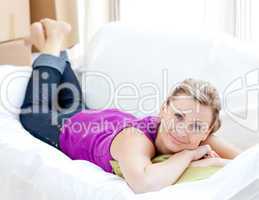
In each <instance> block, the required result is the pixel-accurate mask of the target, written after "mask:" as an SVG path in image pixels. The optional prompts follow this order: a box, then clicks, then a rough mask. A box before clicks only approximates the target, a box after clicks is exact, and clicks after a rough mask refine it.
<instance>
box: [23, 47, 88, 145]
mask: <svg viewBox="0 0 259 200" xmlns="http://www.w3.org/2000/svg"><path fill="white" fill-rule="evenodd" d="M32 67H33V71H32V74H31V77H30V79H29V82H28V85H27V89H26V93H25V98H24V101H23V104H22V106H21V113H20V121H21V123H22V125H23V127H24V128H25V129H26V130H27V131H28V132H29V133H31V134H32V135H33V136H35V137H36V138H38V139H40V140H42V141H44V142H46V143H48V144H50V145H52V146H54V147H56V148H59V133H60V128H61V127H62V124H63V123H64V121H65V120H66V119H67V118H69V117H71V116H72V115H74V114H75V113H77V112H79V111H81V110H82V109H87V106H86V105H85V104H84V103H83V99H82V90H81V87H80V84H79V82H78V79H77V77H76V76H75V74H74V72H73V70H72V69H71V65H70V62H69V60H68V57H67V55H66V52H64V51H63V52H61V55H60V57H56V56H52V55H47V54H42V55H40V56H39V57H38V58H37V59H36V60H35V61H34V63H33V65H32Z"/></svg>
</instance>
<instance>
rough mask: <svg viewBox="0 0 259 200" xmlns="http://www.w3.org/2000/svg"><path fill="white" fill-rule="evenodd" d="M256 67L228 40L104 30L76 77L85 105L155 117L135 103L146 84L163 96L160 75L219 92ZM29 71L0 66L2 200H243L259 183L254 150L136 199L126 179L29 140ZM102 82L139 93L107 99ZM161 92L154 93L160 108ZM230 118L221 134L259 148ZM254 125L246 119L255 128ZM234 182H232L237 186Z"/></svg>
mask: <svg viewBox="0 0 259 200" xmlns="http://www.w3.org/2000/svg"><path fill="white" fill-rule="evenodd" d="M258 64H259V60H258V56H257V55H256V52H255V51H254V50H253V48H252V47H250V46H247V45H244V44H241V43H239V42H237V41H235V40H233V39H232V38H229V37H228V36H222V37H221V36H219V35H217V36H213V35H211V34H209V33H198V32H196V33H190V32H181V31H179V30H178V31H177V32H175V33H167V34H165V33H162V32H156V31H153V32H152V31H146V30H145V31H144V30H143V31H140V30H138V31H136V30H134V29H132V28H130V27H124V26H122V25H119V24H109V25H107V26H105V27H103V29H102V30H101V31H100V32H99V33H98V34H97V35H96V37H95V39H94V40H93V41H92V43H91V44H90V46H89V49H88V55H87V64H86V69H81V73H80V74H81V77H82V87H83V91H86V92H85V98H86V102H87V104H88V106H90V107H91V108H101V107H105V106H106V105H107V104H106V103H107V99H109V98H110V97H112V101H111V103H110V104H108V106H109V107H112V106H115V105H118V106H119V107H120V108H121V109H123V110H127V111H129V112H132V113H134V114H136V115H139V116H141V115H146V114H156V113H157V109H158V107H155V108H156V109H154V110H151V111H149V112H144V111H145V110H143V109H141V107H138V106H137V105H138V103H139V101H140V100H141V99H142V101H143V96H141V95H148V94H150V93H151V94H153V93H154V91H153V90H151V91H150V88H149V87H147V86H150V85H147V83H149V84H151V85H156V86H157V88H159V90H158V91H160V92H161V88H162V78H161V70H162V69H166V68H168V82H169V85H172V84H174V83H176V82H178V81H180V80H182V79H183V78H186V77H198V78H203V79H207V80H210V81H211V82H212V83H213V84H215V85H216V86H217V87H218V88H219V90H220V92H222V91H224V88H225V86H226V85H228V84H229V83H230V82H231V81H232V80H234V79H235V78H237V77H239V76H243V75H244V74H246V72H248V71H251V70H253V69H254V68H256V66H257V65H258ZM30 73H31V68H30V67H13V66H1V67H0V89H1V102H0V130H1V131H0V160H1V162H0V181H1V187H0V199H3V200H23V199H24V200H25V199H26V200H34V199H38V200H57V199H63V200H71V199H73V200H83V199H93V200H95V199H96V200H97V199H98V200H99V199H100V200H102V199H105V200H107V199H118V200H122V199H181V200H182V199H190V198H193V199H206V200H208V199H213V200H214V199H231V198H232V199H243V197H248V196H247V195H249V194H254V192H255V188H256V187H257V186H258V185H256V184H258V178H259V171H258V169H259V146H255V147H253V148H251V149H249V150H248V151H247V152H245V153H244V154H241V156H239V157H238V158H237V159H235V161H233V162H232V164H230V165H228V166H227V167H225V168H224V169H223V170H222V171H220V172H219V173H217V174H216V175H214V176H212V177H211V178H209V179H206V180H204V181H199V182H194V183H187V184H180V185H175V186H169V187H167V188H165V189H163V190H161V191H158V192H152V193H146V194H142V195H135V194H134V193H133V192H132V191H131V190H130V188H129V187H128V186H127V184H126V183H125V181H124V180H123V179H121V178H119V177H117V176H115V175H112V174H108V173H106V172H104V171H103V170H102V169H101V168H99V167H97V166H96V165H94V164H92V163H90V162H87V161H72V160H70V159H69V158H68V157H67V156H65V155H64V154H63V153H61V152H59V151H57V150H56V149H54V148H52V147H51V146H49V145H47V144H44V143H43V142H41V141H39V140H37V139H35V138H33V137H32V136H31V135H30V134H29V133H27V132H26V131H25V130H24V129H23V128H22V126H21V124H20V122H19V120H18V113H19V112H17V111H19V109H18V110H17V108H19V106H20V105H21V103H22V100H23V97H24V92H25V88H26V85H27V82H28V77H29V76H30ZM18 74H19V75H18ZM104 77H106V78H108V79H104ZM253 78H254V77H252V79H251V80H253ZM107 80H109V81H110V82H111V83H112V84H113V85H114V87H115V88H118V87H119V86H120V85H121V84H122V83H125V82H127V83H130V84H132V83H134V84H135V87H136V88H137V90H135V91H138V90H139V92H140V94H139V95H140V96H139V97H136V96H135V97H134V96H132V95H133V94H134V93H133V94H132V88H125V87H123V88H122V89H123V90H120V93H119V94H120V95H122V94H123V95H125V94H128V95H130V96H131V97H132V98H127V99H123V98H121V97H120V98H114V96H116V91H115V90H110V93H108V91H109V90H108V89H109V87H108V88H107V82H106V81H107ZM144 83H145V84H144ZM143 84H144V85H143ZM123 86H125V85H123ZM130 87H132V86H130ZM136 88H135V89H136ZM165 90H167V89H165ZM133 91H134V90H133ZM152 92H153V93H152ZM165 93H166V92H165ZM165 93H164V94H162V93H159V95H158V96H159V103H161V102H162V100H163V99H164V97H165V96H164V95H166V94H165ZM242 95H244V94H243V93H237V94H236V95H234V97H231V102H233V103H234V104H233V106H234V111H235V112H236V111H238V112H239V113H242V111H243V108H242V107H241V106H240V105H241V103H243V101H242ZM155 96H156V95H155ZM144 100H145V101H143V102H142V101H141V102H142V103H143V106H144V108H145V109H146V108H152V105H153V104H154V102H152V101H153V100H154V98H151V100H150V101H148V100H146V99H144ZM141 105H142V104H141ZM250 105H251V107H249V109H250V110H252V111H253V110H254V109H255V108H256V102H251V104H249V106H250ZM146 106H147V107H146ZM232 118H235V117H233V116H231V117H230V116H229V115H227V113H225V114H223V127H222V130H220V132H219V134H221V135H222V136H223V137H225V138H226V139H227V140H229V141H231V142H233V143H235V144H237V145H238V146H240V147H241V148H248V147H250V146H252V145H253V144H255V143H257V142H258V134H257V135H256V133H255V132H254V131H252V130H249V127H248V128H244V127H242V126H246V124H245V123H244V124H241V125H240V124H239V123H236V122H235V121H233V120H232ZM236 120H238V119H236ZM253 120H255V119H253V118H249V120H248V122H249V123H250V124H251V127H252V128H253V126H254V121H253ZM242 123H243V122H242ZM249 123H248V124H249ZM257 133H258V132H257ZM240 174H242V176H240ZM233 176H234V177H236V178H235V180H234V181H233ZM222 180H224V181H222ZM248 186H249V187H248ZM242 195H243V196H242Z"/></svg>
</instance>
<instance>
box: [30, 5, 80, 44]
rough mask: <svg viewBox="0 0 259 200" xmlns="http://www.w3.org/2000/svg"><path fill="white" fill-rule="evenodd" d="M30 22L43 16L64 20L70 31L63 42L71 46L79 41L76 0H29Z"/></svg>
mask: <svg viewBox="0 0 259 200" xmlns="http://www.w3.org/2000/svg"><path fill="white" fill-rule="evenodd" d="M30 11H31V23H33V22H36V21H39V20H41V19H44V18H51V19H55V20H61V21H65V22H67V23H69V24H71V26H72V31H71V33H70V34H69V35H68V37H67V39H66V40H65V42H64V44H63V48H71V47H72V46H74V45H75V44H77V43H78V42H79V31H78V18H77V14H78V12H77V0H30Z"/></svg>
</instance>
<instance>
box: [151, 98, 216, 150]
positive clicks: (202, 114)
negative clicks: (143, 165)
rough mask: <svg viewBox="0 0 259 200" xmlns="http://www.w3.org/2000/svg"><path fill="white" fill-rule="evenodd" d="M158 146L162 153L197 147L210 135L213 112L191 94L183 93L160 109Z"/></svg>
mask: <svg viewBox="0 0 259 200" xmlns="http://www.w3.org/2000/svg"><path fill="white" fill-rule="evenodd" d="M160 119H161V123H160V127H159V131H158V136H157V141H156V146H157V148H158V150H159V151H160V152H161V153H176V152H179V151H182V150H185V149H195V148H197V147H198V146H199V145H200V143H201V142H202V141H204V140H206V138H207V137H208V135H209V133H210V131H211V130H210V129H209V128H210V125H211V123H212V119H213V113H212V110H211V108H210V107H209V106H205V105H201V104H200V103H199V102H197V101H195V100H193V98H191V97H190V96H186V95H181V96H177V97H176V99H174V100H172V101H171V102H170V104H169V105H163V106H162V107H161V111H160Z"/></svg>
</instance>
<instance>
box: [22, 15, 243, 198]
mask: <svg viewBox="0 0 259 200" xmlns="http://www.w3.org/2000/svg"><path fill="white" fill-rule="evenodd" d="M69 31H70V27H69V25H67V24H66V23H63V22H57V21H53V20H50V19H44V20H42V21H41V22H38V23H35V24H33V25H32V30H31V32H32V34H31V39H30V41H31V42H32V44H34V45H35V46H36V47H37V48H38V49H39V50H40V51H41V52H42V54H41V55H40V56H39V57H38V58H37V59H36V60H35V62H34V63H33V72H32V76H31V78H30V81H29V83H28V86H27V90H26V94H25V99H24V102H23V105H22V107H21V108H22V112H21V114H20V120H21V122H22V124H23V126H24V128H25V129H26V130H28V131H29V132H30V133H31V134H32V135H34V136H35V137H37V138H39V139H41V140H42V141H44V142H46V143H48V144H50V145H52V146H54V147H56V148H58V149H60V150H61V151H62V152H64V153H65V154H67V155H68V156H69V157H70V158H71V159H82V160H88V161H90V162H92V163H95V164H96V165H98V166H100V167H101V168H103V169H104V170H105V171H107V172H110V173H112V168H111V165H110V163H109V161H110V160H112V159H113V160H117V161H118V162H119V165H120V168H121V171H122V173H123V175H124V177H125V180H126V181H127V183H128V184H129V186H130V187H131V188H132V189H133V190H134V191H135V192H136V193H139V192H148V191H155V190H158V189H161V188H163V187H166V186H168V185H171V184H172V183H174V182H176V181H177V179H178V178H179V177H180V176H181V174H182V173H183V172H184V170H185V169H186V168H187V167H188V166H189V165H192V166H213V165H224V164H225V163H226V162H225V161H226V160H225V159H233V158H234V157H235V156H237V155H238V154H239V150H238V149H236V148H235V147H233V146H232V145H230V144H227V143H225V142H224V141H222V140H220V139H219V138H217V137H216V136H213V135H212V133H214V132H216V131H217V130H218V129H219V128H220V124H221V123H220V119H219V113H220V109H221V106H220V100H219V95H218V93H217V91H216V89H215V88H214V87H213V86H211V85H210V84H209V83H208V82H205V81H201V80H194V79H186V80H184V81H183V82H182V83H181V84H180V85H179V86H178V87H176V88H175V89H174V91H173V92H172V94H170V95H169V96H168V98H167V99H166V101H165V103H163V105H162V106H161V110H160V113H159V116H147V117H144V118H137V117H135V116H133V115H131V114H129V113H126V112H122V111H120V110H118V109H105V110H91V109H87V107H86V106H85V105H84V104H83V103H82V102H83V101H82V93H81V88H80V85H79V83H78V80H77V79H76V76H75V75H74V73H73V71H72V70H71V66H70V63H69V61H68V59H67V57H66V56H65V53H64V52H62V53H61V54H60V51H61V44H62V42H63V39H64V36H65V35H66V34H67V33H69ZM66 84H67V85H66ZM35 85H37V86H38V87H36V88H35ZM64 85H66V87H64ZM68 86H69V87H68ZM53 119H57V121H56V120H53ZM157 154H171V156H170V158H169V159H168V160H166V161H164V162H161V163H156V164H152V163H151V158H153V157H154V156H155V155H157Z"/></svg>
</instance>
